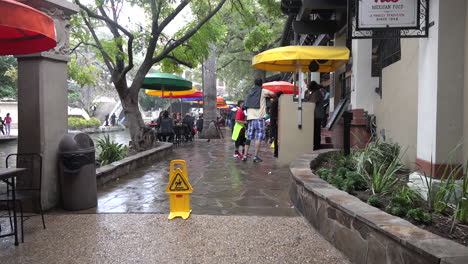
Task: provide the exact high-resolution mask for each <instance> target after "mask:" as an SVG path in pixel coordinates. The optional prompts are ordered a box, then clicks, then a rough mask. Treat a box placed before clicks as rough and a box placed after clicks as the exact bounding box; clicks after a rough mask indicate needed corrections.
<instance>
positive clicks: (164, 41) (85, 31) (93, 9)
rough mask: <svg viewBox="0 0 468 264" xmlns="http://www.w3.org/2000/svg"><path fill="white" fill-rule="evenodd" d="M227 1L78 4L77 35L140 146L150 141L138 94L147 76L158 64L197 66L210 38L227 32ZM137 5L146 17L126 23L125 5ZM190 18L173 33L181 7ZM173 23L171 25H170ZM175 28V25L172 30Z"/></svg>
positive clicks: (168, 69)
mask: <svg viewBox="0 0 468 264" xmlns="http://www.w3.org/2000/svg"><path fill="white" fill-rule="evenodd" d="M226 2H227V0H208V1H207V0H192V1H190V0H177V1H176V0H131V1H123V0H96V1H94V4H85V3H83V2H81V1H80V0H75V3H76V4H78V6H79V7H80V17H79V18H77V21H75V23H74V26H76V28H74V31H73V32H72V34H73V37H74V38H75V39H77V40H78V43H79V44H82V45H85V46H88V47H90V48H91V49H94V51H95V52H96V54H97V55H96V57H97V58H99V59H101V60H102V61H103V62H104V63H105V65H106V68H107V71H108V73H109V75H110V80H111V81H112V83H113V84H114V87H115V89H116V91H117V93H118V94H119V97H120V100H121V102H122V107H123V109H124V113H125V115H126V121H127V125H128V126H129V128H130V134H131V138H132V144H133V147H134V148H135V149H136V150H142V149H144V148H145V146H143V145H147V142H146V139H145V136H144V135H143V132H144V131H145V130H144V123H143V119H142V117H141V113H140V111H139V109H138V96H139V93H140V87H141V86H142V83H143V80H144V77H145V75H146V74H147V73H148V72H149V71H150V70H151V68H152V67H153V66H154V65H156V66H157V67H158V68H159V70H160V71H165V72H171V73H174V72H180V71H181V70H182V69H181V67H182V66H187V67H196V66H197V64H198V63H199V62H201V61H203V59H204V58H206V57H207V56H208V53H209V46H208V44H209V43H215V42H217V41H218V40H219V39H220V38H222V37H223V36H224V34H225V31H226V29H225V27H224V25H223V24H222V23H221V21H222V20H219V18H216V17H215V14H216V13H217V12H218V11H219V10H220V9H221V7H222V6H223V5H224V4H225V3H226ZM128 5H130V6H133V7H134V8H137V9H139V10H140V11H141V17H144V18H145V20H144V21H143V22H141V23H140V22H139V23H135V24H132V23H131V18H130V16H128V23H127V22H125V18H126V17H125V15H124V12H123V10H124V9H125V8H127V7H128ZM186 7H187V8H190V12H189V13H188V14H186V18H188V21H187V22H186V23H185V24H184V25H183V26H182V27H180V28H176V30H175V32H173V31H174V30H173V29H174V28H175V25H176V24H177V21H176V20H175V18H176V17H178V15H180V14H181V12H182V11H183V10H187V9H186ZM171 26H172V27H171ZM171 28H172V30H170V29H171ZM130 71H134V74H132V75H133V76H132V78H131V79H130V78H128V77H129V72H130Z"/></svg>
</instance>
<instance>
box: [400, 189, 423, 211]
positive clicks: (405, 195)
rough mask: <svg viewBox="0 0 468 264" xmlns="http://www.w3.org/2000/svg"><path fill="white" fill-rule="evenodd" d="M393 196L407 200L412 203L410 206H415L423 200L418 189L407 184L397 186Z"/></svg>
mask: <svg viewBox="0 0 468 264" xmlns="http://www.w3.org/2000/svg"><path fill="white" fill-rule="evenodd" d="M393 196H394V197H399V198H401V199H404V200H406V201H407V203H409V204H410V207H414V206H415V205H416V204H417V203H418V202H420V201H421V200H422V199H421V196H420V194H419V193H418V192H417V191H415V190H413V189H411V188H409V187H406V186H404V187H401V188H397V189H396V190H395V193H394V195H393Z"/></svg>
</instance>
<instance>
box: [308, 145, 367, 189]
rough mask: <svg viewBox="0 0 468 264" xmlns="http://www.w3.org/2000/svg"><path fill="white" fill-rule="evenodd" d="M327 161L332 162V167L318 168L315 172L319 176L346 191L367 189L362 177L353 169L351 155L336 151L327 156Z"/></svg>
mask: <svg viewBox="0 0 468 264" xmlns="http://www.w3.org/2000/svg"><path fill="white" fill-rule="evenodd" d="M328 161H329V162H330V163H331V164H332V169H330V170H329V169H324V168H320V169H318V170H317V171H316V172H317V174H318V175H319V176H320V178H322V179H324V180H326V181H327V182H329V183H330V184H332V185H334V186H335V187H337V188H339V189H341V190H344V191H346V192H348V193H353V192H354V191H362V190H366V189H367V182H366V181H365V179H364V177H362V176H361V175H359V174H358V173H357V172H355V171H353V169H354V167H355V165H354V160H353V159H352V158H351V157H349V156H346V155H344V154H343V153H341V152H336V153H332V154H331V155H330V156H329V157H328Z"/></svg>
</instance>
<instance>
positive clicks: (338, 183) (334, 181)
mask: <svg viewBox="0 0 468 264" xmlns="http://www.w3.org/2000/svg"><path fill="white" fill-rule="evenodd" d="M343 181H344V179H343V178H342V177H340V176H339V175H330V176H329V177H328V182H329V183H330V184H331V185H333V186H335V187H336V188H338V189H340V190H342V189H343V188H342V184H343Z"/></svg>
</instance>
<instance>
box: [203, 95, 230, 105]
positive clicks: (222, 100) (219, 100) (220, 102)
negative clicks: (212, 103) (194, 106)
mask: <svg viewBox="0 0 468 264" xmlns="http://www.w3.org/2000/svg"><path fill="white" fill-rule="evenodd" d="M199 104H203V101H200V102H199ZM216 105H217V106H218V105H224V98H223V97H221V96H218V97H216Z"/></svg>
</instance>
